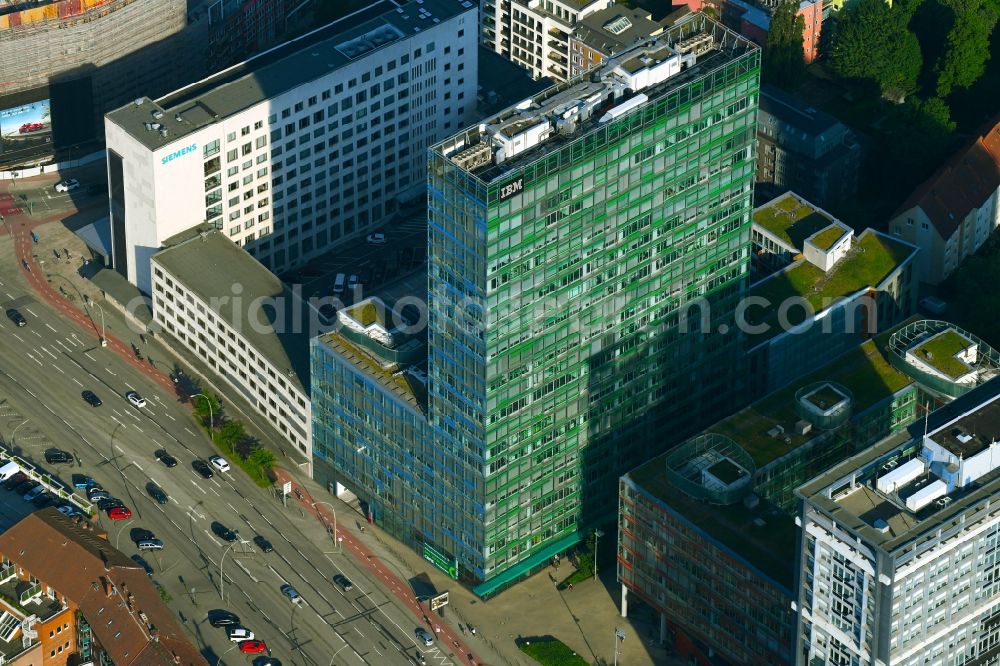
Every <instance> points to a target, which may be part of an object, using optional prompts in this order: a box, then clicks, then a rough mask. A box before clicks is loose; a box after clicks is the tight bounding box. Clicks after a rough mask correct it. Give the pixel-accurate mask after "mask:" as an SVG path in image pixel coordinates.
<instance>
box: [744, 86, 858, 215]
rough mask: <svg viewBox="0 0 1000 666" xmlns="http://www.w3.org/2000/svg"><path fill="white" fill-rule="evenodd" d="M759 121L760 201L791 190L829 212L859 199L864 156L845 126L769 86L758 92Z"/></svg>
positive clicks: (758, 182) (758, 175) (853, 135)
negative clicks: (854, 198)
mask: <svg viewBox="0 0 1000 666" xmlns="http://www.w3.org/2000/svg"><path fill="white" fill-rule="evenodd" d="M757 122H758V124H757V181H756V186H755V187H756V193H757V196H758V197H759V198H761V199H765V200H766V199H771V198H773V197H776V196H778V195H779V194H781V193H783V192H786V191H788V190H794V191H796V192H798V193H799V194H801V195H802V196H804V197H806V198H807V199H809V200H810V201H814V202H815V203H817V204H819V205H820V206H827V207H829V206H836V205H838V204H843V203H845V202H848V201H850V200H851V199H852V197H854V196H855V194H857V191H858V177H859V173H860V170H861V160H862V157H863V151H862V147H861V141H860V139H859V137H858V136H857V135H856V134H855V133H854V132H853V131H852V130H851V129H849V128H848V127H847V126H846V125H844V124H843V123H841V122H840V121H838V120H837V119H836V118H834V117H833V116H831V115H829V114H826V113H824V112H822V111H818V110H816V109H814V108H813V107H811V106H809V105H807V104H806V103H805V102H803V101H802V100H800V99H798V98H797V97H794V96H793V95H790V94H788V93H786V92H784V91H782V90H779V89H778V88H774V87H772V86H764V87H763V88H762V89H761V95H760V114H759V116H758V121H757Z"/></svg>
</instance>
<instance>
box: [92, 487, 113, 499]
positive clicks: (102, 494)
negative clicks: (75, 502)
mask: <svg viewBox="0 0 1000 666" xmlns="http://www.w3.org/2000/svg"><path fill="white" fill-rule="evenodd" d="M87 499H89V500H90V501H91V502H100V501H101V500H103V499H111V493H109V492H108V491H107V490H105V489H104V488H101V487H100V486H93V487H91V488H87Z"/></svg>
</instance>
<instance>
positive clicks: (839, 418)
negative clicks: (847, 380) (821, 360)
mask: <svg viewBox="0 0 1000 666" xmlns="http://www.w3.org/2000/svg"><path fill="white" fill-rule="evenodd" d="M853 409H854V395H853V394H852V393H851V392H850V391H849V390H847V388H845V387H844V386H842V385H840V384H837V383H835V382H828V381H819V382H813V383H812V384H807V385H806V386H803V387H802V388H800V389H799V390H798V391H796V392H795V413H796V414H798V415H799V418H800V419H802V420H804V421H807V422H809V423H811V424H812V425H813V426H814V427H816V428H819V429H820V430H833V429H834V428H839V427H840V426H842V425H843V424H844V423H846V422H847V421H848V420H850V418H851V413H852V411H853Z"/></svg>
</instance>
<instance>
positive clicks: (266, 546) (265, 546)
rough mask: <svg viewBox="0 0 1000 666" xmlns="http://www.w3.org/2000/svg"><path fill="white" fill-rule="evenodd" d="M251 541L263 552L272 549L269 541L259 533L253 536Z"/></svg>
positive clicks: (268, 551)
mask: <svg viewBox="0 0 1000 666" xmlns="http://www.w3.org/2000/svg"><path fill="white" fill-rule="evenodd" d="M253 542H254V543H255V544H257V547H258V548H260V549H261V551H263V552H265V553H270V552H271V551H272V550H274V546H272V545H271V542H270V541H268V540H267V539H265V538H264V537H262V536H261V535H259V534H258V535H257V536H255V537H254V538H253Z"/></svg>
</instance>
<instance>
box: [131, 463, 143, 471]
mask: <svg viewBox="0 0 1000 666" xmlns="http://www.w3.org/2000/svg"><path fill="white" fill-rule="evenodd" d="M132 466H133V467H135V468H136V469H138V470H139V471H140V472H145V471H146V470H144V469H143V468H141V467H139V463H137V462H133V463H132Z"/></svg>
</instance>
